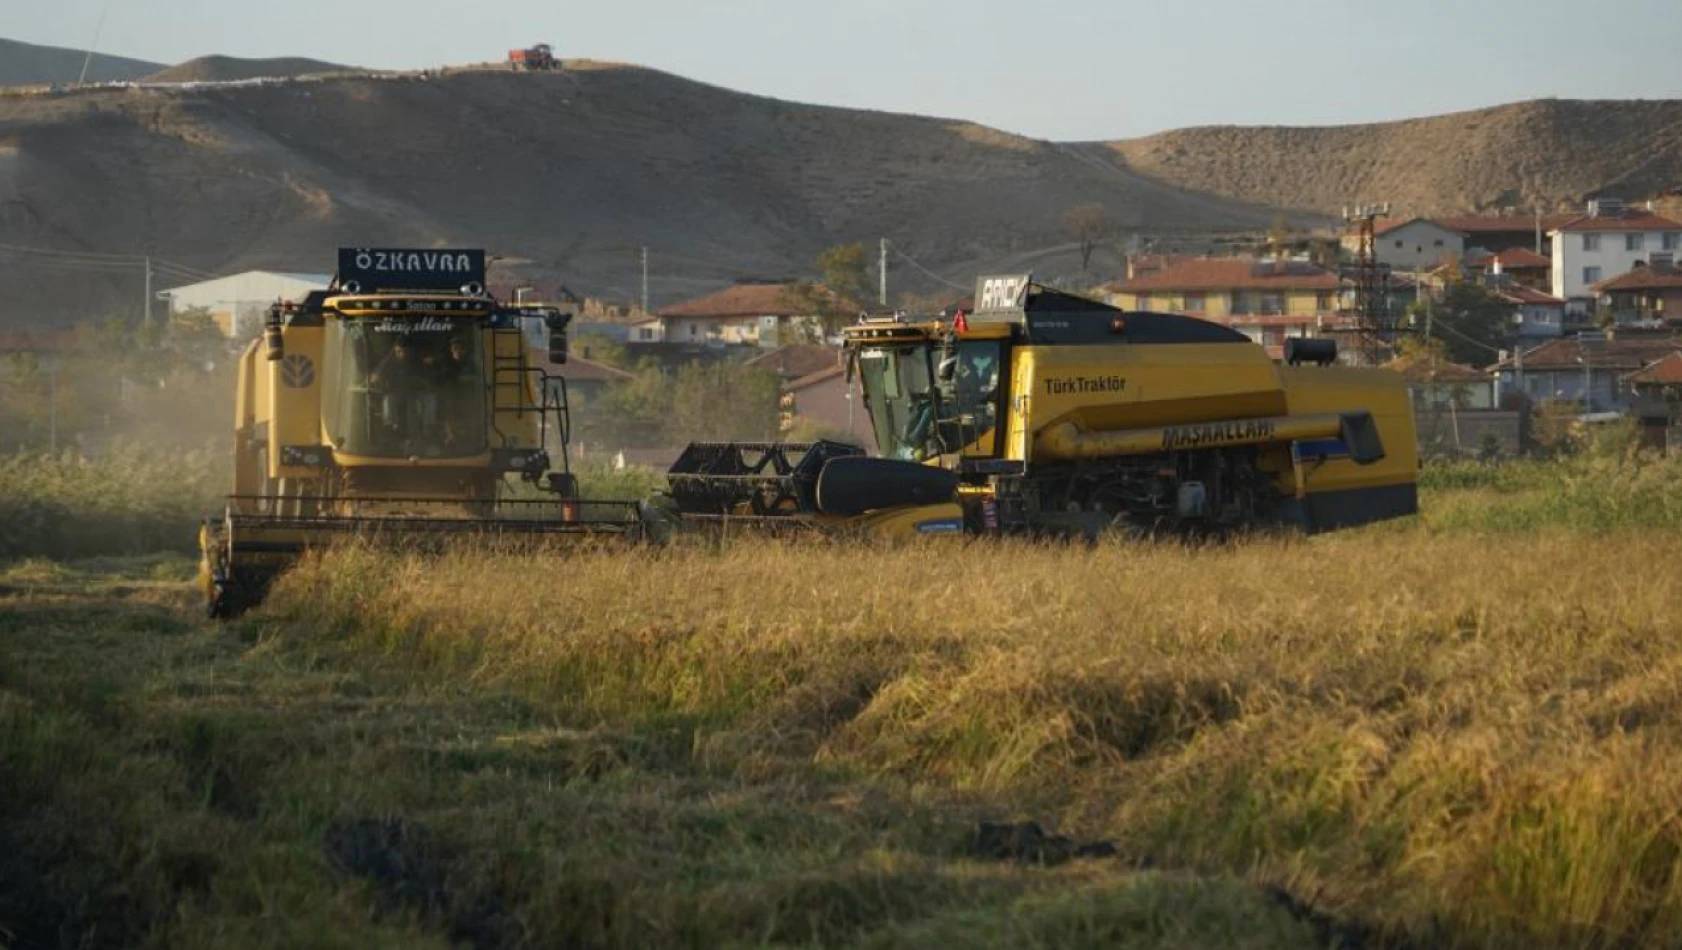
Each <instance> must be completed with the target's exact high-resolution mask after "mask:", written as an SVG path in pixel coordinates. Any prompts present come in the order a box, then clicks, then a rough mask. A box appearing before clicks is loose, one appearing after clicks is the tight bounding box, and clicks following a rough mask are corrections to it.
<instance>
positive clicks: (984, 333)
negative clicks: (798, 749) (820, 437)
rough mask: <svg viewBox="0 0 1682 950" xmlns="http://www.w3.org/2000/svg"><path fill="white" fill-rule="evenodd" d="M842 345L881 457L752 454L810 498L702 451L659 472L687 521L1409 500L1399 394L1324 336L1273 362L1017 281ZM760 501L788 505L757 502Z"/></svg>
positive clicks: (982, 284)
mask: <svg viewBox="0 0 1682 950" xmlns="http://www.w3.org/2000/svg"><path fill="white" fill-rule="evenodd" d="M845 340H846V349H847V357H848V361H849V368H850V372H851V373H852V374H855V375H856V378H857V379H858V381H859V383H860V386H861V389H862V391H863V396H864V401H865V406H866V408H867V411H868V412H869V414H870V419H871V423H872V426H873V429H874V431H875V435H876V443H877V446H878V448H879V449H880V450H881V452H882V455H883V457H882V458H875V459H865V458H862V457H859V455H861V454H862V453H857V452H855V453H853V454H848V455H842V454H840V453H838V452H837V451H836V450H835V449H834V448H827V449H825V450H824V452H825V454H826V456H827V457H826V458H823V459H820V460H818V461H817V462H816V463H813V462H811V461H809V460H807V459H806V458H805V457H804V454H803V453H802V452H800V451H798V449H799V448H800V447H793V449H795V451H791V450H790V449H789V448H778V447H776V446H766V447H755V448H756V450H758V451H755V452H752V453H747V455H748V456H750V463H751V460H752V459H753V458H763V457H770V458H773V459H775V458H783V459H784V461H783V463H781V468H786V469H787V470H788V471H789V472H791V473H793V472H802V473H804V475H803V477H804V480H805V483H809V484H810V486H811V487H810V490H809V491H799V490H790V491H781V493H780V495H779V494H778V493H779V491H780V488H781V486H783V485H785V484H787V485H793V481H792V479H791V477H790V476H785V475H782V474H781V473H780V472H779V471H778V470H777V467H776V466H772V467H771V468H769V469H765V468H761V469H759V470H755V469H754V468H753V466H752V464H747V465H740V464H736V463H735V461H734V460H735V458H736V457H737V456H741V455H742V454H743V453H736V454H735V455H732V453H731V452H730V451H729V450H728V448H727V447H725V446H713V447H711V448H710V449H708V450H707V451H706V452H705V453H703V455H704V457H705V458H706V459H712V460H717V459H724V460H725V464H723V465H722V466H720V465H718V464H714V465H713V466H712V469H718V471H712V470H709V469H708V467H707V466H704V465H697V464H696V459H695V458H691V457H689V456H686V457H685V459H681V460H680V461H679V463H678V464H677V465H676V466H674V468H673V470H672V472H671V473H670V474H669V476H668V477H669V480H670V482H671V485H672V495H673V501H674V504H675V507H676V509H677V510H678V513H679V514H680V516H681V517H683V518H685V519H687V520H689V521H691V522H693V521H697V520H705V519H715V520H716V519H718V518H720V517H721V516H723V515H730V516H734V517H736V518H737V519H740V518H743V517H752V518H758V519H764V518H768V517H793V518H798V519H801V520H803V521H804V522H806V523H808V524H811V525H830V524H833V525H838V526H847V525H855V526H856V525H860V524H863V523H866V522H869V523H872V524H876V525H879V526H880V527H881V528H883V529H885V530H886V531H888V532H889V533H906V532H911V531H924V532H927V531H931V530H944V528H942V527H939V526H943V525H953V524H957V525H961V527H962V529H963V530H964V531H965V532H968V533H973V534H989V533H1028V534H1041V533H1052V534H1079V535H1086V536H1092V535H1095V534H1097V533H1099V532H1102V531H1104V530H1107V529H1110V528H1121V529H1123V530H1127V531H1131V532H1140V531H1144V532H1156V531H1168V532H1187V533H1205V532H1224V531H1230V530H1235V529H1248V528H1257V527H1268V526H1291V527H1295V528H1298V529H1301V530H1304V531H1307V532H1310V533H1316V532H1322V531H1329V530H1333V529H1337V528H1344V527H1349V526H1353V525H1359V524H1365V523H1368V522H1373V521H1379V520H1383V519H1386V518H1394V517H1400V516H1403V515H1408V514H1412V513H1414V512H1415V511H1417V508H1418V504H1417V493H1416V481H1417V475H1418V462H1417V458H1416V455H1415V436H1414V428H1413V415H1412V410H1411V407H1410V404H1409V401H1408V397H1407V390H1406V386H1405V383H1404V382H1403V380H1402V378H1401V377H1400V376H1399V375H1397V374H1395V373H1392V372H1389V371H1386V370H1379V369H1368V368H1356V367H1349V366H1342V365H1337V363H1336V344H1335V342H1333V341H1330V340H1307V339H1303V340H1291V341H1288V343H1287V347H1286V358H1285V360H1284V361H1283V362H1275V361H1273V360H1272V359H1270V358H1269V357H1268V355H1267V353H1266V351H1265V350H1264V349H1263V348H1262V347H1261V346H1259V345H1257V344H1255V343H1254V342H1252V341H1251V340H1249V339H1248V338H1247V337H1245V336H1243V335H1242V334H1240V333H1238V332H1237V331H1234V330H1232V329H1229V328H1227V327H1223V326H1220V325H1218V324H1214V323H1210V322H1207V321H1203V320H1198V319H1195V318H1192V317H1187V316H1182V315H1178V314H1163V313H1149V312H1126V311H1122V310H1119V309H1117V308H1115V307H1111V306H1108V305H1106V304H1102V303H1098V302H1096V301H1092V300H1087V299H1084V298H1082V297H1078V296H1075V295H1071V294H1067V293H1064V292H1061V291H1057V290H1054V289H1051V288H1047V287H1043V286H1040V285H1038V284H1035V283H1034V282H1033V280H1032V277H1031V275H1027V274H1022V275H1013V276H1006V277H987V278H982V279H981V280H980V281H978V283H977V289H976V307H975V310H974V312H973V313H969V314H959V315H958V316H957V318H956V319H953V320H945V319H927V320H912V319H907V318H905V317H904V316H902V315H895V316H887V317H881V318H869V317H865V318H861V320H860V322H859V323H858V324H857V325H856V326H852V327H848V328H847V329H846V331H845ZM737 469H740V471H738V470H737ZM916 469H928V470H932V471H935V472H939V473H941V474H942V476H944V478H945V479H946V480H947V481H946V483H945V484H947V485H948V486H949V488H950V490H949V491H948V492H947V493H946V494H940V492H939V490H938V489H939V486H937V485H932V484H930V483H928V482H926V481H923V480H921V479H919V478H918V477H916V476H915V474H914V470H916ZM728 486H735V488H734V491H735V493H736V494H735V496H734V497H736V498H737V499H738V503H737V504H735V505H734V506H729V507H727V508H725V509H724V510H720V506H719V505H717V504H713V505H712V507H710V508H702V507H700V506H697V505H696V504H695V503H694V502H693V501H692V499H695V498H702V497H707V498H713V499H717V498H728V497H732V496H731V495H730V493H729V491H727V490H726V489H727V487H728ZM709 487H711V488H712V489H713V490H710V491H709ZM795 487H798V486H795ZM768 495H775V496H778V497H782V498H785V499H786V500H785V501H784V502H783V504H782V505H781V507H780V508H779V509H777V510H774V511H767V510H766V509H765V506H764V505H762V504H761V505H759V506H757V507H756V506H755V505H754V504H753V499H754V498H758V497H764V496H768ZM686 499H687V500H686ZM743 499H745V501H743ZM832 500H835V501H834V503H833V504H832V503H831V502H832Z"/></svg>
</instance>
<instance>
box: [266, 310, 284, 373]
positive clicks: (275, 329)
mask: <svg viewBox="0 0 1682 950" xmlns="http://www.w3.org/2000/svg"><path fill="white" fill-rule="evenodd" d="M280 327H281V314H280V305H279V304H276V305H275V306H272V307H270V308H269V313H268V316H267V317H265V318H264V319H263V342H264V344H265V345H266V346H267V347H268V358H269V362H271V363H274V362H278V361H280V360H281V359H283V358H284V357H285V356H286V337H285V336H283V335H282V334H281V332H280Z"/></svg>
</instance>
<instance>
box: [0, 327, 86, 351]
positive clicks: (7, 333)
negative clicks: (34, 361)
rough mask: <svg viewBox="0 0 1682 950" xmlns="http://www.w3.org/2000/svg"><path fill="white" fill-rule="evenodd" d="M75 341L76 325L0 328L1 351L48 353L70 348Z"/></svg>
mask: <svg viewBox="0 0 1682 950" xmlns="http://www.w3.org/2000/svg"><path fill="white" fill-rule="evenodd" d="M75 342H76V330H75V328H74V327H54V328H49V329H39V330H0V353H46V352H52V351H56V350H65V349H69V348H70V347H71V346H72V345H73V344H74V343H75Z"/></svg>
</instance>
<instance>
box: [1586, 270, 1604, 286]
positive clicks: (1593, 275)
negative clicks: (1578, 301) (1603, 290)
mask: <svg viewBox="0 0 1682 950" xmlns="http://www.w3.org/2000/svg"><path fill="white" fill-rule="evenodd" d="M1583 283H1585V284H1598V283H1600V268H1598V267H1585V268H1583Z"/></svg>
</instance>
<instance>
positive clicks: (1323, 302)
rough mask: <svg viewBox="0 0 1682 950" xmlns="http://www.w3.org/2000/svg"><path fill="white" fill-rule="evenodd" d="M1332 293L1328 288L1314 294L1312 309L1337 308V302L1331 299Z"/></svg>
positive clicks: (1329, 309)
mask: <svg viewBox="0 0 1682 950" xmlns="http://www.w3.org/2000/svg"><path fill="white" fill-rule="evenodd" d="M1333 296H1334V295H1333V294H1332V292H1331V291H1329V290H1322V291H1320V292H1319V293H1317V294H1315V295H1314V309H1316V310H1319V311H1321V312H1328V311H1332V310H1336V309H1337V303H1336V301H1334V300H1333V299H1332V297H1333Z"/></svg>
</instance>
